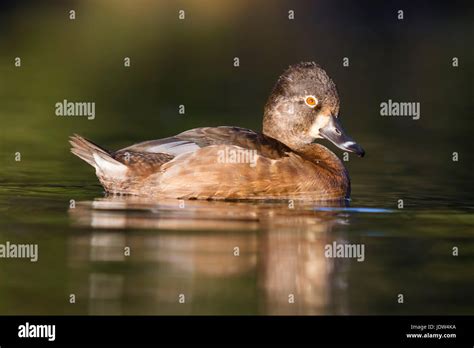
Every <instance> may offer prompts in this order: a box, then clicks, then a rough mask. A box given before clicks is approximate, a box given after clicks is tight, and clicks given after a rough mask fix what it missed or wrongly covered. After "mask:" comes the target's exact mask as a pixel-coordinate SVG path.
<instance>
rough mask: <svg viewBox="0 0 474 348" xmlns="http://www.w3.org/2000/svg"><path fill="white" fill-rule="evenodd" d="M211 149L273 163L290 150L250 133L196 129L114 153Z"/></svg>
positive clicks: (181, 152)
mask: <svg viewBox="0 0 474 348" xmlns="http://www.w3.org/2000/svg"><path fill="white" fill-rule="evenodd" d="M213 145H235V146H239V147H242V148H244V149H252V150H256V151H257V152H258V153H259V154H261V155H263V156H266V157H268V158H272V159H276V158H280V157H281V156H285V154H286V153H287V152H289V151H290V150H289V149H288V147H286V146H285V145H284V144H282V143H281V142H279V141H277V140H275V139H272V138H270V137H267V136H265V135H263V134H261V133H257V132H254V131H252V130H250V129H246V128H239V127H204V128H195V129H191V130H188V131H186V132H183V133H180V134H178V135H175V136H173V137H169V138H163V139H158V140H150V141H145V142H142V143H139V144H135V145H132V146H129V147H126V148H124V149H121V150H119V151H117V153H122V152H127V151H132V152H138V153H163V154H167V155H170V156H174V157H175V156H179V155H182V154H185V153H192V152H196V151H198V150H200V149H202V148H205V147H208V146H213Z"/></svg>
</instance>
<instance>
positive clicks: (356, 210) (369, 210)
mask: <svg viewBox="0 0 474 348" xmlns="http://www.w3.org/2000/svg"><path fill="white" fill-rule="evenodd" d="M314 210H315V211H332V212H345V213H393V212H394V210H392V209H383V208H336V207H315V208H314Z"/></svg>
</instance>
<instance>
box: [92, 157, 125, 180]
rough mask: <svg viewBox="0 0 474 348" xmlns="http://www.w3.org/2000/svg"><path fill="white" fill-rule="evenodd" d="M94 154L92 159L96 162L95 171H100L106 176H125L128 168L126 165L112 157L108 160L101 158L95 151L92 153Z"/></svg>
mask: <svg viewBox="0 0 474 348" xmlns="http://www.w3.org/2000/svg"><path fill="white" fill-rule="evenodd" d="M93 156H94V161H95V163H96V164H97V166H96V167H95V169H96V172H97V171H101V172H102V173H103V174H105V175H107V176H114V177H122V176H125V173H126V172H127V170H128V168H127V166H126V165H124V164H122V163H120V162H117V161H116V160H114V159H113V158H111V159H110V161H108V160H106V159H103V158H102V157H100V156H99V155H97V154H96V153H94V154H93Z"/></svg>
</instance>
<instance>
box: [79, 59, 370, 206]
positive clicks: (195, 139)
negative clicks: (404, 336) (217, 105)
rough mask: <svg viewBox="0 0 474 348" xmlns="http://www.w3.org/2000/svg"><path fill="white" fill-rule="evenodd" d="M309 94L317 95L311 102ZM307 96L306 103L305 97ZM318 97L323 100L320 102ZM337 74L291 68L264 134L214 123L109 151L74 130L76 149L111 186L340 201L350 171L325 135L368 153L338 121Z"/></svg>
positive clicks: (159, 193)
mask: <svg viewBox="0 0 474 348" xmlns="http://www.w3.org/2000/svg"><path fill="white" fill-rule="evenodd" d="M308 97H311V98H313V100H312V101H311V103H310V104H308V102H307V101H308V100H309V99H306V98H308ZM305 100H306V102H305ZM314 100H316V104H317V105H314V104H315V103H314V102H313V101H314ZM338 110H339V99H338V97H337V91H336V89H335V85H334V83H333V82H332V80H331V79H330V78H329V77H328V76H327V74H326V73H325V71H324V70H323V69H321V68H320V67H319V66H318V65H317V64H315V63H301V64H298V65H295V66H292V67H290V68H289V69H288V70H287V71H286V72H285V73H284V74H283V75H282V77H280V79H279V80H278V82H277V85H276V86H275V88H274V90H273V93H272V95H271V96H270V98H269V101H268V102H267V104H266V106H265V113H264V127H263V132H262V133H257V132H254V131H252V130H249V129H244V128H239V127H207V128H197V129H192V130H188V131H186V132H183V133H180V134H178V135H176V136H173V137H169V138H164V139H159V140H151V141H146V142H143V143H139V144H135V145H132V146H129V147H127V148H124V149H121V150H119V151H116V152H109V151H107V150H105V149H103V148H102V147H100V146H98V145H96V144H94V143H93V142H91V141H89V140H86V139H84V138H83V137H81V136H79V135H74V136H72V137H71V139H70V143H71V145H72V149H71V152H72V153H74V154H75V155H77V156H78V157H80V158H82V159H83V160H84V161H86V162H87V163H89V164H90V165H92V166H93V167H94V168H95V169H96V174H97V177H98V178H99V180H100V182H101V183H102V185H103V186H104V188H105V189H106V191H107V192H111V193H120V194H133V195H144V196H156V197H174V198H188V199H191V198H196V199H311V200H334V199H344V198H348V197H349V195H350V181H349V176H348V173H347V171H346V169H345V168H344V166H343V164H342V163H341V161H340V160H339V159H338V158H337V156H336V155H335V154H333V153H332V152H331V151H329V150H328V149H327V148H326V147H324V146H322V145H320V144H315V143H312V141H314V139H316V138H322V137H324V138H326V139H328V140H330V141H331V142H333V143H334V144H336V145H337V146H339V147H341V148H343V149H345V150H347V151H352V152H356V153H358V154H359V155H363V150H362V148H361V147H360V146H359V145H357V144H356V143H355V142H354V141H353V140H352V139H350V138H349V137H347V136H346V135H345V133H344V131H343V130H342V128H341V126H340V124H339V121H338V119H337V116H338V115H337V113H338Z"/></svg>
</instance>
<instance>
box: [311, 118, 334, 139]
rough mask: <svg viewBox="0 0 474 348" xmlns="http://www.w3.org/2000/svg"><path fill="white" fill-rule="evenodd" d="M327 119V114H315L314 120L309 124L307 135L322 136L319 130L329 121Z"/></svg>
mask: <svg viewBox="0 0 474 348" xmlns="http://www.w3.org/2000/svg"><path fill="white" fill-rule="evenodd" d="M329 120H330V116H328V115H318V116H316V120H315V121H314V123H313V124H312V125H311V127H310V129H309V135H310V136H311V137H312V138H316V139H318V138H322V136H321V135H320V134H319V130H320V129H321V128H323V127H325V126H326V125H327V124H328V123H329Z"/></svg>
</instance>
